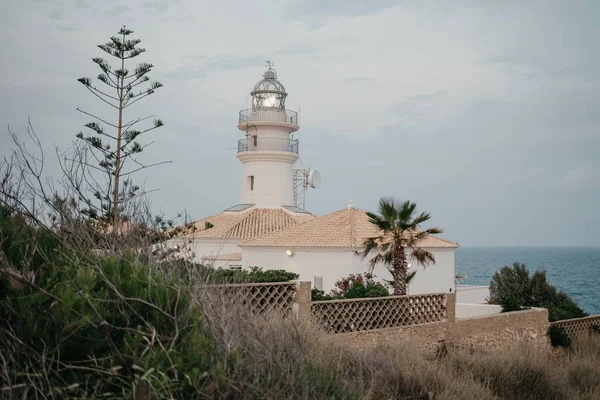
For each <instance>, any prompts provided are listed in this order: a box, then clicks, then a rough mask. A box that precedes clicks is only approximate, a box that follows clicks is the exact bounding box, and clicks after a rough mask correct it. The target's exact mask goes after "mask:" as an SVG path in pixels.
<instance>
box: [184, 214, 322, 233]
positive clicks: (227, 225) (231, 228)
mask: <svg viewBox="0 0 600 400" xmlns="http://www.w3.org/2000/svg"><path fill="white" fill-rule="evenodd" d="M314 218H315V216H314V215H312V214H293V213H291V212H287V211H284V210H283V209H281V208H255V209H253V210H250V211H242V212H223V213H221V214H217V215H213V216H210V217H206V218H203V219H201V220H199V221H196V222H194V226H195V227H196V231H194V232H192V233H189V234H187V235H186V237H191V238H207V239H209V238H213V239H220V238H225V239H252V238H256V237H259V236H262V235H266V234H268V233H272V232H277V231H280V230H282V229H285V228H289V227H291V226H295V225H299V224H302V223H304V222H306V221H310V220H312V219H314ZM207 226H208V227H207Z"/></svg>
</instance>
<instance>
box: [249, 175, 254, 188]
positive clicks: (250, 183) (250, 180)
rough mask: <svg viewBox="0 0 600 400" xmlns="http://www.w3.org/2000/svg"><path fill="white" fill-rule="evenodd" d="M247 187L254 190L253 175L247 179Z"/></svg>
mask: <svg viewBox="0 0 600 400" xmlns="http://www.w3.org/2000/svg"><path fill="white" fill-rule="evenodd" d="M248 187H249V188H250V190H254V175H250V176H249V177H248Z"/></svg>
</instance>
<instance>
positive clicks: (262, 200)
mask: <svg viewBox="0 0 600 400" xmlns="http://www.w3.org/2000/svg"><path fill="white" fill-rule="evenodd" d="M287 95H288V94H287V92H286V91H285V87H284V86H283V85H282V84H281V82H279V80H278V79H277V72H276V71H275V69H274V67H273V63H271V62H270V61H267V71H266V72H265V73H264V74H263V79H261V80H260V81H259V82H258V83H257V84H256V85H254V89H253V90H252V92H251V93H250V96H251V97H252V108H249V109H246V110H242V111H240V113H239V121H238V126H237V127H238V129H240V130H241V131H243V132H244V133H245V134H244V137H243V138H242V139H240V140H239V141H238V147H237V149H238V150H237V158H238V160H240V162H241V163H242V185H241V198H240V203H241V204H249V205H250V204H251V205H253V206H255V207H258V208H281V207H284V208H291V207H294V208H295V205H296V204H295V198H294V163H295V162H296V160H298V158H299V154H298V150H299V143H298V139H295V138H294V137H293V133H294V132H296V131H298V129H299V126H298V113H297V112H296V111H292V110H288V109H286V108H285V101H286V98H287Z"/></svg>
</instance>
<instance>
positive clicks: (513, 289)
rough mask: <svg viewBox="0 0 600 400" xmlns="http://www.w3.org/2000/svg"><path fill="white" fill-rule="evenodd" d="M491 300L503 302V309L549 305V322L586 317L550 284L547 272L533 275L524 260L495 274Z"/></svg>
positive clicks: (498, 302)
mask: <svg viewBox="0 0 600 400" xmlns="http://www.w3.org/2000/svg"><path fill="white" fill-rule="evenodd" d="M490 303H492V304H499V305H501V306H502V310H503V311H516V310H521V309H524V308H529V307H542V308H547V309H548V316H549V319H550V321H560V320H563V319H570V318H581V317H585V316H587V314H586V313H585V312H584V311H583V310H582V309H581V308H579V306H578V305H577V303H575V302H574V301H573V300H572V299H571V298H570V297H569V296H568V295H567V294H566V293H564V292H561V291H559V290H557V289H556V288H555V287H554V286H552V285H550V284H549V283H548V281H547V278H546V272H545V271H536V272H534V274H533V275H530V274H529V270H528V269H527V266H526V265H525V264H521V263H514V264H513V265H512V267H509V266H504V267H502V268H501V269H500V271H498V272H496V273H495V274H494V277H493V278H492V281H491V282H490Z"/></svg>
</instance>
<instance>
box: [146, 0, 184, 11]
mask: <svg viewBox="0 0 600 400" xmlns="http://www.w3.org/2000/svg"><path fill="white" fill-rule="evenodd" d="M176 2H178V1H176V0H146V1H143V2H142V3H141V4H140V8H141V9H143V10H145V11H147V12H150V13H156V14H161V13H164V12H166V11H168V10H169V6H170V5H171V4H170V3H176Z"/></svg>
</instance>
